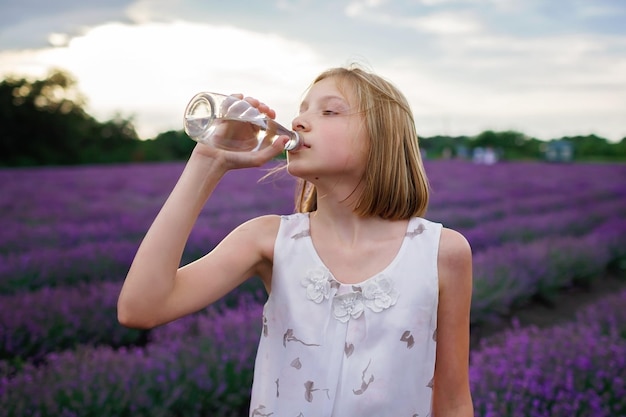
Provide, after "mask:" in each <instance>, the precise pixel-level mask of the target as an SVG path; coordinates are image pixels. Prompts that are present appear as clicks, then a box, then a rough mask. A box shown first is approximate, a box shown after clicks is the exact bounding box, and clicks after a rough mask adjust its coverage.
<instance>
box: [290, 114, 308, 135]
mask: <svg viewBox="0 0 626 417" xmlns="http://www.w3.org/2000/svg"><path fill="white" fill-rule="evenodd" d="M291 128H292V129H293V130H295V131H296V132H298V131H302V130H308V129H309V123H308V122H307V121H306V119H305V118H304V117H303V115H302V114H299V115H298V116H296V117H295V118H294V119H293V120H292V121H291Z"/></svg>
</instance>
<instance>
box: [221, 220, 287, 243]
mask: <svg viewBox="0 0 626 417" xmlns="http://www.w3.org/2000/svg"><path fill="white" fill-rule="evenodd" d="M280 221H281V216H279V215H275V214H268V215H264V216H259V217H255V218H253V219H250V220H248V221H246V222H244V223H242V224H241V225H239V227H237V228H236V229H235V230H233V231H232V233H231V235H234V236H236V239H244V240H248V239H249V240H251V241H252V242H255V243H257V244H260V245H262V246H266V245H268V244H269V245H271V246H272V247H273V245H274V240H275V239H276V234H277V233H278V229H279V227H280Z"/></svg>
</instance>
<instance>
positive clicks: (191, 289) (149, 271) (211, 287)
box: [118, 136, 288, 328]
mask: <svg viewBox="0 0 626 417" xmlns="http://www.w3.org/2000/svg"><path fill="white" fill-rule="evenodd" d="M287 140H288V138H287V137H286V136H285V137H282V138H281V139H280V140H277V141H276V142H275V143H274V144H273V145H272V146H271V147H268V148H265V149H263V150H260V151H257V152H226V151H221V150H217V149H213V148H211V147H208V146H206V145H201V144H199V145H197V146H196V148H195V149H194V151H193V152H192V154H191V156H190V158H189V161H188V162H187V165H186V166H185V169H184V171H183V173H182V174H181V176H180V178H179V180H178V182H177V183H176V185H175V187H174V189H173V190H172V192H171V194H170V195H169V197H168V199H167V201H166V202H165V204H164V205H163V207H162V208H161V211H160V212H159V214H158V215H157V217H156V218H155V220H154V222H153V223H152V225H151V227H150V229H149V230H148V232H147V233H146V236H145V237H144V239H143V241H142V243H141V245H140V246H139V249H138V251H137V254H136V255H135V258H134V260H133V262H132V264H131V267H130V269H129V272H128V275H127V276H126V280H125V281H124V285H123V287H122V290H121V292H120V296H119V299H118V320H119V321H120V323H121V324H123V325H125V326H128V327H138V328H149V327H154V326H157V325H160V324H163V323H166V322H169V321H172V320H175V319H177V318H179V317H182V316H184V315H186V314H189V313H192V312H194V311H197V310H199V309H201V308H203V307H205V306H206V305H208V304H210V303H211V302H213V301H215V300H217V299H218V298H219V297H221V296H222V295H224V294H225V293H226V292H228V291H229V290H231V289H233V288H234V287H235V286H237V285H238V284H240V283H241V282H243V281H244V280H245V279H247V278H248V277H249V276H250V275H251V274H253V273H257V272H258V271H257V270H258V269H259V268H261V265H262V264H263V262H265V261H264V259H265V257H266V256H268V253H267V251H266V250H265V249H264V248H265V246H264V245H266V244H267V243H268V242H267V240H266V238H263V236H264V235H262V233H266V232H267V229H271V228H272V227H273V225H274V224H277V223H276V221H275V220H272V218H271V217H265V218H259V219H257V220H255V221H251V222H249V223H247V224H245V225H242V226H240V227H239V228H237V229H236V230H235V231H233V232H232V233H231V234H230V235H229V236H228V237H227V238H226V239H224V241H223V242H222V243H221V244H220V245H219V246H218V247H217V248H216V249H215V250H214V251H213V252H212V253H210V254H209V255H206V256H205V257H203V258H202V259H200V260H198V261H196V262H194V263H193V264H191V265H189V266H187V267H183V268H180V269H179V266H180V261H181V257H182V254H183V250H184V248H185V244H186V242H187V239H188V238H189V234H190V233H191V230H192V228H193V225H194V223H195V222H196V220H197V218H198V216H199V214H200V211H201V210H202V208H203V206H204V204H205V203H206V201H207V199H208V198H209V197H210V195H211V193H212V192H213V190H214V189H215V187H216V186H217V184H218V182H219V180H220V179H221V178H222V176H223V175H224V174H225V173H226V172H227V171H228V170H230V169H236V168H244V167H253V166H261V165H263V164H265V163H266V162H268V161H269V160H270V159H272V158H273V157H275V156H277V155H278V154H280V153H281V152H282V151H283V149H284V144H285V142H286V141H287ZM258 234H261V235H258ZM270 236H275V233H274V235H270ZM269 256H271V253H270V254H269Z"/></svg>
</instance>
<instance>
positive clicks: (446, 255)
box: [437, 227, 472, 285]
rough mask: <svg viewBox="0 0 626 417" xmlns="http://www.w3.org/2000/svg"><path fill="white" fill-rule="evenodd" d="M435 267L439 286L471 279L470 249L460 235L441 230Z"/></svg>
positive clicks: (448, 230)
mask: <svg viewBox="0 0 626 417" xmlns="http://www.w3.org/2000/svg"><path fill="white" fill-rule="evenodd" d="M437 267H438V269H439V278H440V281H442V282H441V284H443V285H445V284H447V283H450V281H455V282H456V283H457V284H458V283H459V282H458V281H460V280H469V281H470V282H471V279H472V248H471V247H470V244H469V242H468V241H467V239H466V238H465V236H463V235H462V234H461V233H459V232H457V231H456V230H453V229H448V228H445V227H444V228H442V230H441V238H440V240H439V252H438V256H437Z"/></svg>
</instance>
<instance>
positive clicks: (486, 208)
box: [0, 162, 626, 294]
mask: <svg viewBox="0 0 626 417" xmlns="http://www.w3.org/2000/svg"><path fill="white" fill-rule="evenodd" d="M150 168H152V169H147V168H146V167H145V166H140V165H139V166H130V167H129V166H124V167H113V168H103V167H88V168H83V169H81V170H79V169H65V170H59V171H58V173H57V171H50V170H45V169H43V170H32V171H29V170H23V171H20V170H16V171H0V177H5V179H9V178H12V177H11V175H13V176H15V175H16V172H17V173H20V174H23V177H18V178H12V181H8V182H7V183H6V184H3V185H2V187H3V188H6V192H7V194H6V195H11V196H12V197H11V198H9V199H6V200H4V201H3V202H2V203H0V210H1V212H2V214H3V219H5V218H6V220H7V221H4V222H2V233H0V241H3V242H4V246H3V247H4V250H1V251H0V277H1V278H0V293H3V294H11V293H15V292H18V291H21V290H33V289H37V288H41V287H44V286H59V285H72V284H75V283H79V282H88V281H106V280H109V281H116V280H119V279H120V278H121V277H122V276H123V275H124V273H125V271H126V269H127V267H128V264H129V262H130V260H131V259H132V256H133V254H134V252H135V249H136V247H137V245H138V244H139V241H140V239H141V236H142V235H143V233H145V230H146V229H147V227H148V225H149V222H150V221H151V220H152V218H153V217H154V215H155V214H156V211H157V210H158V207H159V206H160V205H161V204H162V202H163V201H164V199H165V197H166V195H167V191H168V188H166V187H170V186H171V185H172V183H173V182H174V181H175V178H176V176H177V175H178V174H179V173H180V169H181V166H180V165H179V164H163V165H157V166H152V167H150ZM600 168H602V169H600ZM485 169H489V170H491V171H486V170H485ZM495 169H497V171H493V170H495ZM135 170H136V171H135ZM428 170H429V172H432V175H431V177H432V178H434V179H435V181H434V182H436V183H443V181H446V182H445V184H446V187H449V189H450V190H449V191H447V193H443V194H442V193H438V192H435V193H434V196H433V209H432V210H431V211H430V212H429V216H431V218H432V219H433V220H438V221H443V222H444V223H445V224H446V225H448V226H450V227H454V228H457V229H459V230H460V231H461V232H463V233H465V234H466V236H467V237H468V239H469V240H470V242H471V243H472V246H473V248H474V251H475V252H479V251H481V250H483V249H485V248H488V247H492V246H496V245H499V244H502V243H504V242H509V241H515V240H532V239H536V238H539V237H546V236H550V235H556V234H558V235H563V234H572V235H580V234H584V233H586V232H588V231H589V230H590V229H592V228H593V227H595V226H597V224H599V223H600V222H601V221H604V220H605V219H606V218H608V217H615V216H618V217H623V216H626V184H625V183H623V182H619V181H606V180H603V179H602V178H598V175H599V174H603V175H604V176H605V177H606V178H609V179H613V178H615V177H616V175H619V173H620V172H621V171H623V168H622V166H619V165H609V166H599V167H598V166H596V165H580V166H578V165H577V166H576V168H575V169H574V168H572V167H570V166H565V167H562V166H561V168H560V169H559V170H556V169H555V168H554V167H553V166H551V165H547V164H542V165H535V164H502V165H499V166H497V167H476V166H474V165H471V164H463V163H454V164H451V163H446V162H442V163H441V165H440V163H430V164H428ZM474 170H478V171H479V172H478V173H477V174H476V173H474ZM481 170H482V172H480V171H481ZM521 170H525V171H527V176H526V177H523V178H522V179H520V178H517V177H514V178H509V177H510V175H511V174H512V173H516V172H518V171H521ZM542 170H545V172H543V171H542ZM579 170H580V171H581V172H580V173H579ZM455 172H458V173H459V174H463V175H461V176H460V177H461V178H458V176H455V175H453V174H454V173H455ZM536 172H543V174H544V175H548V174H552V175H553V176H556V177H557V178H558V179H559V181H558V182H557V181H554V179H552V178H550V177H548V180H546V179H545V178H544V179H543V180H542V181H543V182H542V181H540V179H541V178H542V177H540V176H538V175H537V174H536ZM264 173H265V171H261V172H259V171H255V170H244V171H239V172H237V173H233V175H231V176H227V177H226V178H225V181H224V182H223V183H221V184H220V187H221V188H218V190H216V195H215V199H214V201H213V204H211V205H209V206H208V207H207V208H206V210H205V211H204V212H203V214H202V216H201V218H200V219H199V221H198V223H197V225H198V226H197V227H196V229H195V230H194V233H193V234H192V236H191V239H190V242H189V245H188V248H187V251H186V253H185V261H187V260H190V259H193V258H195V257H197V256H200V255H202V254H203V253H205V252H206V251H208V250H209V249H210V248H211V247H213V246H214V245H215V244H216V243H217V242H218V241H219V240H220V239H221V238H222V237H223V236H224V235H225V234H226V233H227V232H228V231H229V230H231V229H232V228H233V227H234V226H236V225H237V224H238V223H240V222H242V221H244V220H247V219H248V218H250V217H253V216H255V215H259V214H263V213H267V212H278V213H288V212H290V211H291V208H292V202H291V194H292V192H293V181H292V180H291V179H289V178H286V177H277V178H273V179H272V180H271V181H269V182H266V183H263V184H257V182H258V179H259V178H260V177H261V175H263V174H264ZM494 173H497V174H498V175H490V174H494ZM530 174H532V175H530ZM556 174H558V175H556ZM592 174H595V176H594V175H592ZM6 177H8V178H6ZM442 177H443V178H442ZM529 177H530V179H529ZM146 178H148V180H146ZM494 178H496V179H498V181H495V180H494ZM503 178H508V180H509V181H511V184H510V186H509V187H508V188H507V187H505V186H504V184H505V182H504V180H503ZM568 178H569V181H568ZM153 179H154V182H153V181H150V180H153ZM481 181H482V182H484V184H482V187H483V189H484V190H486V192H485V193H486V194H487V195H488V197H485V198H483V199H482V200H473V199H472V196H473V195H474V194H471V192H473V191H471V190H474V189H477V188H478V187H477V184H480V183H481ZM544 182H547V183H549V186H546V185H545V184H544ZM19 184H21V188H19V187H18V185H19ZM462 184H463V189H462V190H463V192H461V191H462V190H461V188H460V186H461V185H462ZM559 184H562V186H563V188H564V190H563V192H561V193H556V186H557V185H559ZM439 186H442V185H441V184H440V185H439ZM497 187H500V188H497ZM524 187H525V188H524ZM65 188H67V189H65ZM509 190H513V191H509ZM454 191H459V193H458V194H455V193H454ZM498 193H500V197H497V195H498ZM515 193H517V194H523V193H527V194H528V195H516V194H515ZM533 193H535V194H533ZM546 193H548V194H546ZM13 194H14V195H13ZM478 194H479V195H480V194H481V193H480V192H478ZM138 195H141V198H139V196H138ZM555 195H559V196H561V197H560V200H558V201H560V203H558V201H557V200H555V199H554V196H555ZM507 196H508V197H510V199H509V198H507ZM460 198H465V199H466V200H467V202H468V204H466V205H465V206H464V207H463V208H458V207H457V209H456V210H457V211H456V213H460V214H458V215H455V214H454V212H453V211H451V210H453V209H451V208H446V207H442V201H443V202H450V204H451V206H452V207H455V206H454V205H455V204H456V201H457V200H458V199H460ZM541 198H549V200H550V201H551V203H549V204H544V205H542V204H541ZM472 201H480V202H481V203H482V204H483V205H482V206H480V207H478V208H475V206H474V205H473V204H469V202H472ZM526 201H531V202H532V204H527V205H525V202H526ZM26 203H30V204H26ZM438 210H439V211H438ZM537 210H541V211H540V213H541V215H538V213H537V212H536V211H537ZM465 212H468V213H473V214H471V215H470V216H469V217H468V216H467V215H465V214H463V213H465ZM481 212H484V213H486V214H484V213H483V214H481ZM481 215H483V220H485V221H484V222H482V223H481V224H480V225H479V226H476V224H477V222H478V221H479V220H480V219H481V217H480V216H481ZM455 222H458V223H455ZM0 246H1V245H0Z"/></svg>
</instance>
